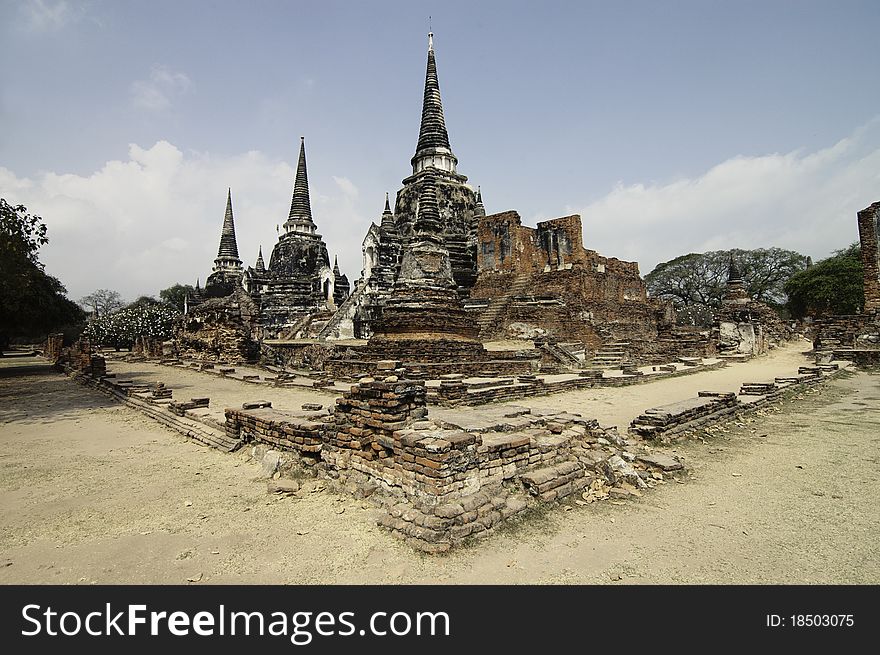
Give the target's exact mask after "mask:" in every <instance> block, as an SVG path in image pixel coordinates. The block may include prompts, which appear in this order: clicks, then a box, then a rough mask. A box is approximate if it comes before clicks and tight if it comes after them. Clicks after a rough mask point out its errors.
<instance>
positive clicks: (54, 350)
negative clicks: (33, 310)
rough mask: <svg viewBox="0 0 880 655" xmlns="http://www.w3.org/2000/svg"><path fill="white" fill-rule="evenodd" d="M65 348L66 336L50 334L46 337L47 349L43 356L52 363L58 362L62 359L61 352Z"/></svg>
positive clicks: (44, 350)
mask: <svg viewBox="0 0 880 655" xmlns="http://www.w3.org/2000/svg"><path fill="white" fill-rule="evenodd" d="M62 348H64V334H62V333H60V332H59V333H57V334H50V335H49V336H48V337H46V347H45V348H44V349H43V356H44V357H45V358H46V359H48V360H50V361H53V362H54V361H57V360H58V358H59V357H61V350H62Z"/></svg>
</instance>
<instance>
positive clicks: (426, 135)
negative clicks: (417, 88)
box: [412, 33, 458, 174]
mask: <svg viewBox="0 0 880 655" xmlns="http://www.w3.org/2000/svg"><path fill="white" fill-rule="evenodd" d="M456 164H458V159H456V157H455V155H453V154H452V148H451V146H450V145H449V134H448V133H447V132H446V121H445V119H444V118H443V103H442V101H441V100H440V82H439V80H438V78H437V62H436V61H435V59H434V34H433V33H428V68H427V71H426V73H425V97H424V100H423V102H422V123H421V126H420V127H419V142H418V145H416V154H415V156H414V157H413V158H412V166H413V174H416V173H418V172H419V171H422V170H424V169H425V168H427V167H428V166H434V167H435V168H439V169H441V170H445V171H449V172H452V173H454V172H455V166H456Z"/></svg>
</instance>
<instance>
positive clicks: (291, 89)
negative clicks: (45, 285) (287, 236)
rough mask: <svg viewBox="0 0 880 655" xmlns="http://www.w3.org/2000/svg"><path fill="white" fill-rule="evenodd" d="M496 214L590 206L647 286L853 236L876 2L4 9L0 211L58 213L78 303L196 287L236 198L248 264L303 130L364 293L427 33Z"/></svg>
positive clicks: (875, 88)
mask: <svg viewBox="0 0 880 655" xmlns="http://www.w3.org/2000/svg"><path fill="white" fill-rule="evenodd" d="M429 15H430V16H431V25H432V28H433V31H434V34H435V50H436V54H437V64H438V72H439V78H440V88H441V93H442V96H443V103H444V110H445V114H446V121H447V127H448V129H449V135H450V140H451V143H452V147H453V150H454V152H455V153H456V155H457V156H458V158H459V171H460V172H462V173H463V174H465V175H467V176H468V177H469V178H470V182H471V183H472V184H474V185H477V184H479V185H481V187H482V190H483V197H484V200H485V203H486V208H487V211H489V212H490V213H491V212H496V211H504V210H507V209H516V210H517V211H519V213H520V214H521V216H522V217H523V220H524V222H525V223H526V224H531V225H533V224H534V223H535V222H536V221H537V220H543V219H546V218H552V217H555V216H562V215H566V214H569V213H581V214H582V217H583V222H584V244H585V246H586V247H588V248H593V249H595V250H598V251H599V252H600V253H602V254H603V255H606V256H616V257H620V258H621V259H629V260H636V261H638V262H639V263H640V267H641V270H642V272H643V273H644V272H648V271H650V270H651V268H653V267H654V266H655V265H656V264H657V263H658V262H660V261H665V260H668V259H671V258H672V257H675V256H677V255H680V254H684V253H686V252H700V251H704V250H708V249H718V248H731V247H741V248H753V247H770V246H780V247H784V248H792V249H795V250H799V251H800V252H803V253H804V254H809V255H811V256H813V257H814V259H815V258H820V257H824V256H826V255H827V254H828V253H829V252H830V251H831V250H833V249H836V248H840V247H844V246H846V245H848V244H849V243H851V242H853V241H855V240H857V232H856V227H855V214H856V212H857V211H858V210H860V209H862V208H863V207H865V206H867V205H868V204H870V203H871V202H873V201H876V200H878V199H880V109H878V108H880V84H878V72H877V71H878V70H880V49H878V48H877V47H876V34H877V31H878V28H880V3H878V2H876V1H872V2H847V1H843V2H807V1H800V2H775V1H765V2H711V1H702V2H685V1H681V2H671V1H666V2H661V1H657V2H635V1H633V2H613V3H612V2H586V1H582V2H545V3H537V2H471V3H467V2H454V1H449V0H447V1H445V2H443V3H436V2H418V1H412V0H411V1H409V2H294V1H288V2H268V1H263V2H260V1H257V2H247V3H245V2H202V1H189V2H161V1H154V2H122V1H115V2H110V1H99V0H94V1H91V2H75V1H74V0H38V1H30V2H2V3H0V37H2V38H0V75H2V77H0V80H2V85H0V94H2V95H0V124H2V125H3V127H4V129H3V130H0V195H2V196H3V197H4V198H6V199H7V200H9V201H10V202H16V203H23V204H25V205H27V206H28V208H29V210H31V211H32V212H35V213H38V214H40V215H41V216H43V217H44V219H45V220H46V222H47V224H48V226H49V236H50V244H49V245H48V246H46V247H45V248H44V249H43V251H42V260H43V261H44V262H45V263H46V265H47V270H49V272H50V273H52V274H54V275H56V276H58V277H60V278H61V280H62V281H63V282H65V283H66V284H67V286H68V289H69V291H70V295H71V297H73V298H78V297H80V296H82V295H85V294H86V293H88V292H90V291H92V290H94V289H95V288H99V287H109V288H115V289H118V290H119V291H120V292H122V293H123V295H124V296H125V297H127V298H129V299H133V298H134V297H136V296H138V295H140V294H144V293H146V294H155V293H157V292H158V290H159V289H162V288H164V287H166V286H169V285H170V284H173V283H175V282H189V283H192V282H194V281H195V278H196V277H201V279H202V280H204V278H205V277H206V276H207V274H208V273H209V272H210V269H211V265H212V261H213V258H214V257H215V256H216V248H217V244H218V242H219V234H220V226H221V223H222V219H223V210H224V207H225V197H226V188H227V187H228V186H231V187H232V193H233V205H234V208H235V218H236V229H237V234H238V243H239V249H240V252H241V255H242V258H243V259H244V260H245V262H246V263H248V264H253V261H254V259H255V258H256V252H257V247H258V246H259V245H260V244H262V246H263V250H264V253H265V254H266V255H267V256H268V253H269V252H270V251H271V248H272V246H273V245H274V243H275V240H276V233H275V226H276V225H277V224H279V223H282V222H283V221H284V219H285V218H286V215H287V211H288V208H289V203H290V193H291V190H292V184H293V166H294V165H295V161H296V155H297V146H298V140H299V136H300V135H305V137H306V149H307V156H308V164H309V180H310V185H311V191H312V207H313V213H314V217H315V220H316V222H317V224H318V227H319V231H320V232H321V233H322V234H324V236H325V240H326V241H327V245H328V248H329V250H330V252H331V256H332V255H333V254H338V255H339V261H340V266H341V267H342V268H343V270H344V271H345V272H346V273H348V275H349V277H351V278H356V277H357V276H358V275H359V273H360V269H361V261H360V241H361V239H362V238H363V235H364V234H365V232H366V229H367V227H368V226H369V223H370V221H371V220H377V219H378V216H379V214H380V213H381V209H382V205H383V202H384V193H385V191H389V192H391V193H392V196H393V194H394V193H395V192H396V191H397V189H398V188H399V187H400V182H401V180H402V179H403V178H404V177H406V176H407V175H408V174H409V172H410V167H409V159H410V157H411V156H412V154H413V151H414V148H415V143H416V138H417V135H418V123H419V116H420V109H421V98H422V87H423V83H424V68H425V56H426V46H427V43H426V42H427V38H426V32H427V31H428V16H429Z"/></svg>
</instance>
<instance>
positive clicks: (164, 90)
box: [129, 65, 192, 111]
mask: <svg viewBox="0 0 880 655" xmlns="http://www.w3.org/2000/svg"><path fill="white" fill-rule="evenodd" d="M191 84H192V83H191V82H190V79H189V77H187V75H186V74H185V73H181V72H179V71H172V70H170V69H168V68H166V67H165V66H158V65H155V66H153V67H152V68H151V69H150V77H149V79H147V80H137V81H135V82H132V84H131V87H130V89H129V91H130V93H131V102H132V104H133V105H134V106H135V107H138V108H140V109H146V110H148V111H162V110H164V109H168V108H169V107H170V106H171V101H172V100H173V99H174V98H175V97H177V96H179V95H182V94H184V93H186V92H187V91H188V90H189V88H190V86H191Z"/></svg>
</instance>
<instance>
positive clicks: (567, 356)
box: [535, 341, 583, 368]
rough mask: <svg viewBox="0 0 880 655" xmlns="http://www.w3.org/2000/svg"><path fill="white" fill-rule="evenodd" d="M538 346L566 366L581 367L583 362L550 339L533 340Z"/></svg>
mask: <svg viewBox="0 0 880 655" xmlns="http://www.w3.org/2000/svg"><path fill="white" fill-rule="evenodd" d="M535 343H536V344H537V345H538V348H540V349H541V350H543V351H544V352H545V353H547V354H548V355H550V357H552V358H553V359H555V360H556V361H557V362H559V363H560V364H562V365H563V366H566V367H568V368H581V366H582V364H583V362H581V360H580V359H578V358H577V356H576V355H574V354H573V353H572V352H571V351H569V350H568V349H567V348H564V347H563V346H562V345H560V344H558V343H554V342H552V341H543V342H540V343H539V342H535Z"/></svg>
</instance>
